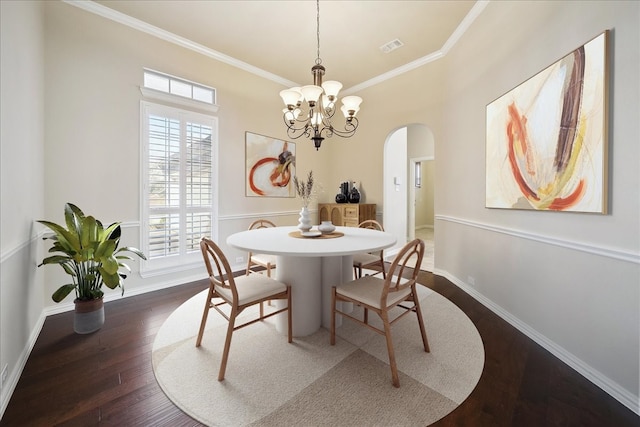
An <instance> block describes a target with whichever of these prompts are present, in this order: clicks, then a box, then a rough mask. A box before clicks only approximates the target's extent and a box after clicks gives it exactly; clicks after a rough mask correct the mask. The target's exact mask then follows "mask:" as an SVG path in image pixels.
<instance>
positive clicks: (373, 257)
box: [353, 219, 387, 279]
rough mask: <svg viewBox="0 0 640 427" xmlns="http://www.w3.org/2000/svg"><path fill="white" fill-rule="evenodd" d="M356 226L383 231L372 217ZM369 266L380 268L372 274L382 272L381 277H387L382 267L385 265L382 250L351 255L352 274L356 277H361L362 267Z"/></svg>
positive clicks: (380, 225)
mask: <svg viewBox="0 0 640 427" xmlns="http://www.w3.org/2000/svg"><path fill="white" fill-rule="evenodd" d="M358 227H359V228H368V229H371V230H378V231H384V228H383V227H382V224H380V223H379V222H378V221H376V220H373V219H368V220H366V221H362V222H361V223H360V224H358ZM371 267H373V268H375V269H376V270H377V269H378V268H380V270H377V271H376V272H375V273H373V274H372V276H375V275H376V274H380V273H382V277H383V278H386V277H387V274H386V272H385V269H384V267H385V264H384V254H383V251H382V250H380V251H376V252H370V253H367V252H365V253H359V254H355V255H353V275H354V276H355V278H356V279H359V278H360V277H362V270H363V269H365V268H371Z"/></svg>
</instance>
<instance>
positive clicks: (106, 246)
mask: <svg viewBox="0 0 640 427" xmlns="http://www.w3.org/2000/svg"><path fill="white" fill-rule="evenodd" d="M115 250H116V242H115V241H114V240H104V241H102V242H100V245H99V246H98V248H97V249H96V253H95V257H96V258H98V259H103V258H110V257H111V256H112V255H113V251H115Z"/></svg>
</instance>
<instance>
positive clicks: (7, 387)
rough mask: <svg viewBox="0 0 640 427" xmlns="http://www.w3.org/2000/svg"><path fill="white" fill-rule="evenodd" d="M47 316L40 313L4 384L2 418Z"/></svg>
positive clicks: (0, 410)
mask: <svg viewBox="0 0 640 427" xmlns="http://www.w3.org/2000/svg"><path fill="white" fill-rule="evenodd" d="M45 319H46V316H45V315H44V312H43V313H40V317H39V318H38V321H37V322H36V325H35V326H34V327H33V329H32V330H31V334H29V339H28V341H27V345H26V346H25V347H24V348H23V349H22V352H21V353H20V356H19V357H18V360H17V361H16V366H15V367H14V368H13V369H12V370H11V373H10V374H9V376H8V377H7V380H6V382H5V384H4V385H3V386H2V389H1V390H2V391H1V395H2V396H1V401H0V419H2V416H3V415H4V411H5V410H6V409H7V406H8V405H9V400H11V396H12V395H13V392H14V391H15V389H16V386H17V385H18V381H19V380H20V377H21V376H22V371H23V370H24V367H25V365H26V364H27V360H29V355H30V354H31V350H33V346H34V345H35V344H36V340H37V339H38V335H40V331H42V327H43V326H44V321H45Z"/></svg>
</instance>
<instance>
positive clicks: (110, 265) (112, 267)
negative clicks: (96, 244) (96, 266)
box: [102, 257, 118, 274]
mask: <svg viewBox="0 0 640 427" xmlns="http://www.w3.org/2000/svg"><path fill="white" fill-rule="evenodd" d="M102 268H103V269H104V271H106V272H107V274H116V273H117V272H118V260H116V259H115V258H114V257H108V258H106V257H105V258H102Z"/></svg>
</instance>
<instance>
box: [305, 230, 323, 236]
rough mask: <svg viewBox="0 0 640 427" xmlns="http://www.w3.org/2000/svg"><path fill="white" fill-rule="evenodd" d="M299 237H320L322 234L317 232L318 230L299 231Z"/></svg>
mask: <svg viewBox="0 0 640 427" xmlns="http://www.w3.org/2000/svg"><path fill="white" fill-rule="evenodd" d="M300 235H301V236H302V237H318V236H321V235H322V232H320V231H318V230H311V231H301V232H300Z"/></svg>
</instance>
